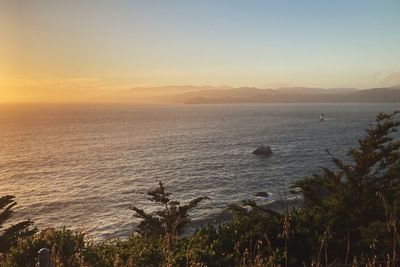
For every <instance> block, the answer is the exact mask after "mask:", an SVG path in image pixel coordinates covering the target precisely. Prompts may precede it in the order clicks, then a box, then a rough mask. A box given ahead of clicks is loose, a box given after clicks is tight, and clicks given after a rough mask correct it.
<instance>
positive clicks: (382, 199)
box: [0, 113, 400, 267]
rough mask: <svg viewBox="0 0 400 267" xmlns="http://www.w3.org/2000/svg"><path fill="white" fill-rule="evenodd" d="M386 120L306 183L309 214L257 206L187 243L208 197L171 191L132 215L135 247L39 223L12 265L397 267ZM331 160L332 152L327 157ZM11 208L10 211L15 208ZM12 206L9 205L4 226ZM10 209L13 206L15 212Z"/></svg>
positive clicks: (161, 191) (398, 173) (17, 243)
mask: <svg viewBox="0 0 400 267" xmlns="http://www.w3.org/2000/svg"><path fill="white" fill-rule="evenodd" d="M395 116H396V113H393V114H379V115H378V116H377V120H376V124H375V125H373V126H371V127H370V128H369V129H367V130H366V135H365V137H364V138H363V139H362V140H360V141H359V142H358V147H357V148H353V149H350V150H349V151H348V156H349V160H346V161H342V160H340V159H337V158H334V157H332V161H333V163H334V166H335V167H334V168H333V169H328V168H324V169H323V170H322V174H319V175H314V176H312V177H307V178H305V179H303V180H300V181H299V182H297V183H296V184H294V185H293V186H295V187H300V188H301V189H302V194H303V196H304V201H303V204H302V206H301V207H297V208H296V209H290V210H289V209H288V210H285V211H284V212H282V213H277V212H274V211H271V210H268V209H265V208H263V207H259V206H257V205H256V204H255V203H253V202H250V201H246V202H244V203H243V205H232V206H230V207H229V209H230V210H231V212H232V214H233V216H232V219H231V220H229V221H228V222H225V223H219V224H218V223H216V224H210V225H208V226H206V227H202V228H200V229H198V230H196V231H195V232H194V233H193V234H191V235H190V236H182V235H181V234H182V230H183V229H184V227H185V226H186V225H187V223H188V222H189V215H188V213H189V211H190V210H191V209H193V208H195V207H196V206H197V205H198V204H199V203H201V202H202V201H206V200H207V198H206V197H200V198H196V199H194V200H192V201H191V202H189V203H187V204H183V205H181V204H180V203H179V202H177V201H175V200H173V199H171V193H169V192H167V191H166V190H165V188H164V186H163V184H162V183H160V184H159V187H158V188H157V189H155V190H151V191H149V192H148V196H149V199H150V200H151V201H152V202H153V203H154V204H156V205H159V206H160V209H159V211H157V212H156V213H146V212H145V211H144V210H141V209H139V208H137V207H132V208H131V209H132V211H133V212H134V214H135V216H137V217H138V218H140V219H141V222H140V224H139V225H138V230H137V231H136V232H134V233H132V235H131V236H130V237H129V238H128V239H126V240H109V241H104V242H100V243H92V242H87V241H86V240H85V236H84V234H83V233H80V232H74V231H70V230H67V229H62V230H54V229H46V230H44V231H40V232H36V231H35V229H32V225H31V222H29V221H28V222H23V223H21V224H19V225H17V226H13V227H14V228H13V227H11V228H8V229H7V230H6V231H4V233H3V234H2V235H1V236H0V242H1V246H0V249H1V251H0V252H1V253H3V254H2V255H3V262H4V263H3V265H4V266H34V265H35V263H36V257H37V251H38V250H39V249H40V248H43V247H47V248H49V249H50V250H51V251H52V259H53V262H54V264H55V266H71V267H73V266H100V267H101V266H104V267H105V266H397V265H400V264H398V262H399V260H400V259H398V255H400V254H399V248H400V237H399V233H398V228H397V226H398V223H399V214H398V213H399V212H398V210H399V208H400V206H399V204H400V150H399V148H400V142H399V140H398V139H396V138H395V136H396V132H397V128H398V127H399V125H400V122H399V121H398V120H396V118H395ZM328 153H329V152H328ZM10 201H11V202H10ZM13 203H14V202H13V198H12V197H6V198H1V199H0V208H1V209H2V210H3V212H2V213H0V225H1V224H2V223H4V222H5V221H6V220H7V219H8V218H9V217H10V216H11V210H12V207H13V205H14V204H13ZM10 205H11V206H10Z"/></svg>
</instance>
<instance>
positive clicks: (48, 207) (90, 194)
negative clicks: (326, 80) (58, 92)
mask: <svg viewBox="0 0 400 267" xmlns="http://www.w3.org/2000/svg"><path fill="white" fill-rule="evenodd" d="M395 109H399V107H398V105H395V104H318V105H317V104H312V105H310V104H265V105H163V106H155V105H132V106H128V105H125V106H109V105H103V106H99V105H96V106H94V105H93V106H66V105H64V106H51V105H47V106H37V105H32V106H26V105H16V106H11V105H3V106H0V192H1V194H13V195H15V196H17V200H18V203H19V205H18V207H17V209H16V213H15V215H14V220H20V219H26V218H31V219H33V220H34V221H35V223H36V225H37V226H38V227H39V228H43V227H45V226H54V227H61V226H64V225H65V226H69V227H82V228H83V229H84V230H85V231H87V232H88V233H89V234H90V235H91V236H92V237H95V238H108V237H117V236H120V237H123V236H127V235H128V233H129V232H131V231H132V229H133V227H134V222H135V219H134V218H133V217H132V212H131V211H130V210H129V209H128V208H129V206H130V205H132V204H134V205H136V206H139V207H143V208H147V209H149V210H151V209H152V206H148V201H147V200H146V194H145V193H146V191H147V189H149V188H151V187H155V186H157V183H158V181H163V182H164V183H165V184H166V186H167V188H168V189H169V190H171V191H173V192H174V195H175V196H176V197H177V198H178V199H180V200H182V201H185V200H189V199H191V198H193V197H196V196H201V195H207V196H209V197H210V200H208V201H206V202H204V204H201V205H200V207H199V209H197V211H195V212H194V213H193V216H194V218H195V220H197V221H199V220H204V219H208V218H213V217H215V216H216V215H217V214H218V213H219V212H221V210H222V209H224V208H225V207H226V205H227V204H228V203H232V202H238V201H240V200H242V199H246V198H252V197H253V195H254V193H256V192H258V191H266V192H271V193H273V196H274V197H275V198H279V196H280V195H282V192H283V191H284V188H285V186H287V185H290V184H291V183H292V182H293V181H296V180H298V179H300V178H303V177H305V176H307V175H310V174H312V173H315V172H318V171H319V169H320V167H322V166H328V165H329V159H330V156H329V155H328V154H327V153H326V150H327V149H328V150H329V151H330V152H331V153H332V154H333V155H336V156H344V155H345V152H346V148H347V147H349V146H353V145H356V140H357V139H358V138H360V137H361V136H363V131H362V130H363V129H365V128H366V127H367V126H368V125H369V124H370V123H372V122H373V121H374V119H375V115H376V114H377V113H378V112H380V111H393V110H395ZM322 112H323V113H325V114H326V121H324V122H320V121H318V117H319V114H320V113H322ZM262 144H266V145H270V146H271V147H272V149H273V151H274V154H273V156H272V157H270V158H263V157H257V156H254V155H252V154H251V152H252V150H253V149H254V148H256V147H257V146H259V145H262Z"/></svg>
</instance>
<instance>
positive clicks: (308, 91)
mask: <svg viewBox="0 0 400 267" xmlns="http://www.w3.org/2000/svg"><path fill="white" fill-rule="evenodd" d="M276 90H277V91H279V92H280V93H285V94H302V95H334V94H349V93H354V92H357V91H358V89H355V88H331V89H324V88H309V87H282V88H279V89H276Z"/></svg>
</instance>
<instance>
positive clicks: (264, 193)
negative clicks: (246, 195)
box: [254, 192, 269, 198]
mask: <svg viewBox="0 0 400 267" xmlns="http://www.w3.org/2000/svg"><path fill="white" fill-rule="evenodd" d="M254 196H256V197H264V198H267V197H269V194H268V193H267V192H257V193H256V194H255V195H254Z"/></svg>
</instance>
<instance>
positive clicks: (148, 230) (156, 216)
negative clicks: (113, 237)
mask: <svg viewBox="0 0 400 267" xmlns="http://www.w3.org/2000/svg"><path fill="white" fill-rule="evenodd" d="M147 195H148V196H149V200H150V201H151V202H153V203H156V204H157V205H160V206H161V207H162V210H158V211H156V212H153V213H146V212H145V211H144V210H142V209H139V208H137V207H135V206H132V207H131V209H132V210H133V211H135V216H136V217H137V218H140V219H142V221H141V222H140V223H139V226H138V228H139V230H138V232H139V233H140V234H143V235H167V234H170V235H173V236H177V235H180V234H181V233H182V230H183V228H184V227H185V226H186V225H187V224H188V223H189V222H190V218H189V215H188V212H189V211H190V210H191V209H193V208H195V207H196V206H197V205H198V204H199V203H200V202H201V201H203V200H205V199H208V198H207V197H198V198H195V199H193V200H191V201H190V202H189V203H187V204H184V205H181V204H180V203H179V201H176V200H172V199H171V198H170V196H171V195H172V194H171V193H169V192H166V191H165V188H164V186H163V184H162V182H159V187H158V188H156V189H154V190H149V191H148V192H147Z"/></svg>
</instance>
